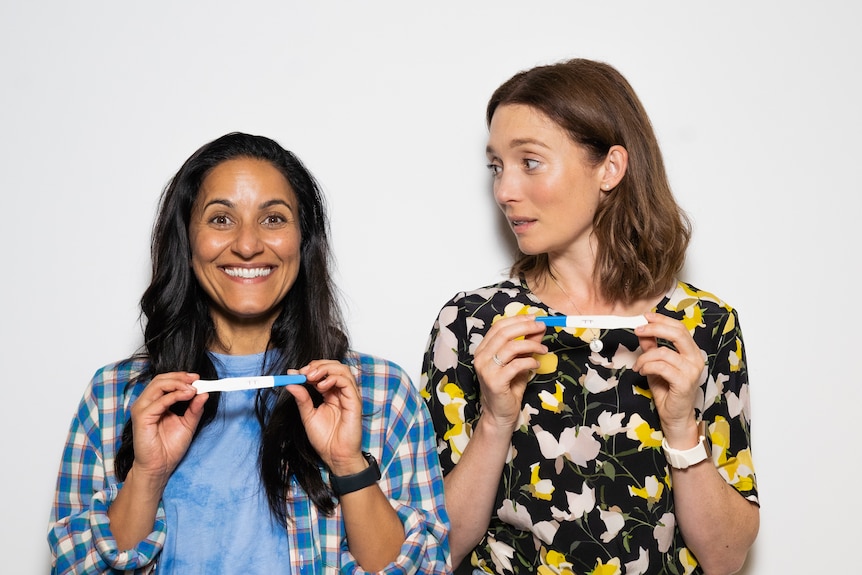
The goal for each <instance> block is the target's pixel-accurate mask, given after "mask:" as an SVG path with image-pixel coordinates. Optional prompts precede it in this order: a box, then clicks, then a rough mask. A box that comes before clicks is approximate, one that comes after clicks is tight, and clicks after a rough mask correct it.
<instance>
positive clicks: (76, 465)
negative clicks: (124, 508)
mask: <svg viewBox="0 0 862 575" xmlns="http://www.w3.org/2000/svg"><path fill="white" fill-rule="evenodd" d="M120 388H121V387H120ZM115 389H117V386H116V371H114V370H108V369H105V370H100V371H99V372H98V373H97V374H96V376H95V377H94V378H93V380H92V381H91V383H90V385H89V386H88V388H87V391H86V393H85V395H84V398H83V399H82V400H81V403H80V406H79V408H78V412H77V414H76V415H75V417H74V418H73V420H72V424H71V426H70V429H69V433H68V437H67V439H66V444H65V447H64V449H63V456H62V460H61V462H60V471H59V473H58V475H57V486H56V490H55V492H54V501H53V505H52V508H51V517H50V524H49V531H48V543H49V545H50V548H51V554H52V564H51V572H52V574H61V573H76V574H84V573H86V574H95V573H127V574H143V573H148V572H150V570H151V569H152V566H153V565H154V559H155V557H156V556H157V555H158V553H159V551H161V549H162V545H163V543H164V540H165V515H164V509H163V508H162V507H161V506H160V507H159V510H158V514H157V516H156V522H155V525H154V526H153V532H152V533H150V535H149V536H148V537H147V538H146V539H144V540H143V541H141V542H140V543H139V544H138V545H137V546H136V547H135V548H134V549H128V550H120V549H118V547H117V543H116V541H115V539H114V537H113V535H112V533H111V529H110V522H109V520H108V508H109V507H110V505H111V503H112V502H113V501H114V499H115V498H116V496H117V493H118V492H119V490H120V487H121V485H120V484H118V483H117V481H116V478H115V476H114V472H113V464H114V459H113V455H114V450H115V448H116V446H118V445H119V438H120V435H121V433H122V428H123V425H124V424H125V419H126V418H125V408H124V406H123V404H122V397H121V396H120V395H118V394H117V393H114V390H115Z"/></svg>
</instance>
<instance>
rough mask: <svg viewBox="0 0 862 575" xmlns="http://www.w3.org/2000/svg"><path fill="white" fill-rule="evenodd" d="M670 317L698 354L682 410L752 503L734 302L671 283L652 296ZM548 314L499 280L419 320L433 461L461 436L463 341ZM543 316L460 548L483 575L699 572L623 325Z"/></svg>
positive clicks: (471, 402)
mask: <svg viewBox="0 0 862 575" xmlns="http://www.w3.org/2000/svg"><path fill="white" fill-rule="evenodd" d="M655 311H657V312H658V313H661V314H664V315H667V316H670V317H673V318H676V319H679V320H681V321H682V322H683V323H684V324H685V325H686V326H687V327H688V329H689V331H690V332H691V334H692V336H693V337H694V341H695V342H696V343H697V345H698V347H700V349H701V351H702V353H703V357H704V370H703V374H702V383H701V395H700V397H699V398H698V405H697V406H696V409H695V412H696V417H697V418H698V419H702V420H703V421H704V422H705V423H706V430H707V433H706V435H707V436H708V438H709V439H710V441H711V444H712V459H713V462H714V464H715V465H716V466H717V467H718V470H719V472H720V473H721V475H722V476H723V477H724V479H725V480H726V481H727V482H728V483H729V484H730V485H732V486H733V487H735V488H736V489H737V490H738V491H739V493H740V494H741V495H742V496H743V497H745V498H746V499H748V500H749V501H752V502H754V503H757V501H758V500H757V485H756V480H755V475H754V466H753V463H752V459H751V450H750V435H749V425H750V408H749V396H748V373H747V369H746V358H745V351H744V347H743V343H742V334H741V331H740V327H739V322H738V319H737V314H736V311H735V310H734V309H733V308H731V307H730V306H728V305H727V304H726V303H724V302H723V301H721V300H720V299H718V298H717V297H715V296H714V295H712V294H710V293H707V292H704V291H701V290H698V289H697V288H695V287H693V286H691V285H688V284H686V283H683V282H678V283H677V285H676V286H674V287H673V288H672V289H671V290H670V291H669V292H668V293H667V294H666V295H665V297H664V298H663V299H662V301H661V302H660V303H659V304H658V305H657V306H656V310H655ZM531 313H533V314H538V315H556V314H557V312H556V311H554V310H552V309H550V308H548V307H547V306H546V305H544V304H543V303H542V302H541V301H539V299H538V298H537V297H536V296H535V295H534V294H532V293H531V292H530V291H529V288H528V287H527V285H526V283H525V282H524V281H523V279H517V278H513V279H509V280H507V281H504V282H502V283H499V284H496V285H492V286H487V287H484V288H481V289H478V290H475V291H471V292H462V293H459V294H457V295H456V296H455V297H454V298H452V299H451V300H450V301H449V302H448V303H447V304H446V305H445V306H444V307H443V308H442V310H441V311H440V314H439V316H438V318H437V321H436V322H435V323H434V327H433V329H432V331H431V336H430V339H429V343H428V348H427V350H426V352H425V356H424V361H423V367H422V372H423V373H422V379H421V382H422V385H423V387H424V392H423V393H424V397H425V400H426V402H427V403H428V406H429V408H430V411H431V414H432V418H433V420H434V426H435V430H436V433H437V441H438V446H437V449H438V452H439V454H440V460H441V464H442V466H443V472H444V474H445V473H448V472H449V471H451V470H452V468H453V467H454V466H455V465H457V464H458V460H459V458H460V456H461V454H462V453H463V451H464V448H465V446H466V445H467V443H468V442H469V441H470V435H471V431H472V426H473V424H474V423H475V421H476V420H477V418H478V417H479V412H480V404H481V396H480V391H479V383H478V380H477V378H476V373H475V370H474V368H473V352H474V350H475V349H476V346H477V345H478V344H479V342H480V341H482V338H483V337H484V335H485V333H486V332H487V331H488V329H489V328H490V327H491V324H493V323H494V321H496V320H497V319H500V318H502V317H507V316H512V315H518V314H531ZM592 339H594V335H593V334H592V333H591V332H590V330H587V329H577V328H557V327H549V328H548V330H547V332H546V334H545V336H544V340H543V343H544V344H545V345H546V346H547V347H548V349H549V352H548V353H547V354H546V355H544V356H541V357H540V358H539V361H540V364H541V367H540V368H539V369H538V371H537V373H536V375H535V376H534V378H533V379H532V380H531V382H530V384H529V385H528V386H527V389H526V392H525V394H524V400H523V406H522V410H521V420H520V423H519V426H518V428H517V429H516V430H515V432H514V434H513V436H512V446H511V449H510V451H509V455H508V460H507V463H506V466H505V467H504V472H503V476H502V477H501V478H500V484H499V488H498V491H497V498H496V503H495V507H494V509H495V512H494V513H493V516H492V517H491V522H490V525H489V527H488V531H487V533H486V535H485V536H484V538H483V539H482V540H481V541H480V542H479V544H478V545H477V546H476V547H475V549H474V550H473V553H472V554H471V555H469V556H468V557H467V558H466V559H465V563H466V562H468V561H469V562H470V563H471V564H472V565H473V567H474V568H479V569H480V570H482V571H483V572H487V573H495V574H500V575H504V574H510V573H512V574H515V573H517V574H521V573H538V574H540V575H551V574H569V575H571V574H592V575H623V574H625V575H642V574H659V573H663V574H672V575H682V574H692V573H701V572H702V571H701V570H700V568H699V567H698V565H697V559H696V558H695V557H694V556H693V554H692V553H690V552H689V551H688V549H686V546H685V542H684V541H683V540H682V536H681V534H680V530H679V528H678V526H677V524H676V520H675V517H674V505H673V497H672V493H671V490H672V485H671V476H670V471H669V469H668V465H667V462H666V461H665V458H664V454H663V452H662V449H661V441H662V433H661V429H660V426H659V418H658V414H657V412H656V409H655V405H654V403H653V401H652V397H651V394H650V390H649V386H648V385H647V381H646V378H645V377H642V376H640V375H639V374H637V373H635V372H634V371H632V370H631V366H632V365H633V364H634V362H635V358H636V357H637V356H638V355H639V354H640V353H641V349H640V347H639V345H638V339H637V337H636V336H635V335H634V333H633V331H632V330H629V329H614V330H602V331H601V341H602V343H603V346H602V349H601V351H600V352H598V353H597V352H593V351H591V350H590V347H589V343H590V341H592Z"/></svg>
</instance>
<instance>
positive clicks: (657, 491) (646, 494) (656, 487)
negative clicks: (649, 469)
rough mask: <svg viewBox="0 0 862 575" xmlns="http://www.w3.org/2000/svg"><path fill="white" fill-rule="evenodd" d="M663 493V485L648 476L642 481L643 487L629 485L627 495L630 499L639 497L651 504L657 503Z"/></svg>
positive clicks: (654, 477) (652, 476) (656, 479)
mask: <svg viewBox="0 0 862 575" xmlns="http://www.w3.org/2000/svg"><path fill="white" fill-rule="evenodd" d="M663 492H664V484H663V483H662V482H660V481H659V480H658V478H656V476H655V475H650V476H649V477H647V478H646V479H645V480H644V486H643V487H633V486H631V485H629V494H630V495H631V496H632V497H640V498H642V499H646V500H647V502H648V503H650V504H652V503H655V502H656V501H658V500H659V499H660V498H661V494H662V493H663Z"/></svg>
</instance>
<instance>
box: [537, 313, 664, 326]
mask: <svg viewBox="0 0 862 575" xmlns="http://www.w3.org/2000/svg"><path fill="white" fill-rule="evenodd" d="M536 321H540V322H542V323H544V324H545V325H548V326H553V327H577V328H593V329H634V328H636V327H637V326H639V325H646V324H647V320H646V318H645V317H644V316H642V315H632V316H624V315H547V316H540V317H537V318H536Z"/></svg>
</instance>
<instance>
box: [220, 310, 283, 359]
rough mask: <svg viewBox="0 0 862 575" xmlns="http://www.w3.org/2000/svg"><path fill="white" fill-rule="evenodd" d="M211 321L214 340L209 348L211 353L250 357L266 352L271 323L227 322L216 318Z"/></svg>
mask: <svg viewBox="0 0 862 575" xmlns="http://www.w3.org/2000/svg"><path fill="white" fill-rule="evenodd" d="M213 319H214V321H215V328H216V340H215V341H214V342H212V344H211V346H210V349H211V351H214V352H216V353H223V354H225V355H252V354H255V353H262V352H264V351H266V348H267V345H269V338H270V333H271V331H272V324H271V323H269V324H267V325H261V324H260V323H259V322H254V323H248V324H245V323H242V322H235V321H230V322H228V321H224V320H223V319H221V318H218V317H217V316H216V317H214V318H213Z"/></svg>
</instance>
